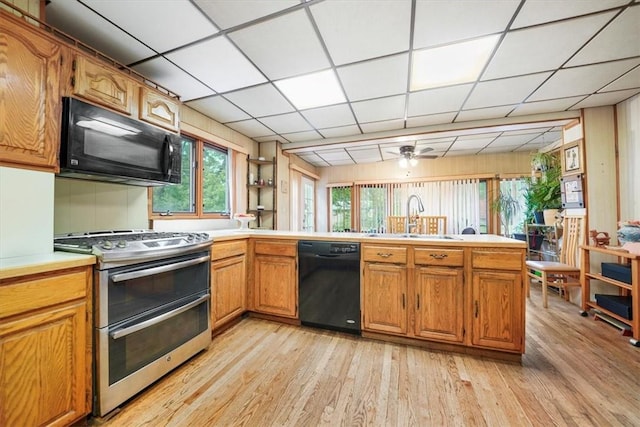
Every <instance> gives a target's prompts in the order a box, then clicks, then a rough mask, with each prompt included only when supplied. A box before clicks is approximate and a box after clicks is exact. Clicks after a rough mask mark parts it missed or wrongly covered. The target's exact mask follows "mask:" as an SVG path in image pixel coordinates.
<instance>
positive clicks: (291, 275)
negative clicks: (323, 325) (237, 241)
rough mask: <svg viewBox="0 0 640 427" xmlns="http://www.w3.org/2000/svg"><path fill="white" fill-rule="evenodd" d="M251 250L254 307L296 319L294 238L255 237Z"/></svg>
mask: <svg viewBox="0 0 640 427" xmlns="http://www.w3.org/2000/svg"><path fill="white" fill-rule="evenodd" d="M253 253H254V256H253V310H255V311H256V312H259V313H265V314H272V315H276V316H283V317H290V318H297V317H298V283H297V277H298V274H297V267H296V256H297V241H274V240H255V241H254V251H253Z"/></svg>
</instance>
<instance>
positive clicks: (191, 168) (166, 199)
mask: <svg viewBox="0 0 640 427" xmlns="http://www.w3.org/2000/svg"><path fill="white" fill-rule="evenodd" d="M182 138H183V139H182V164H181V166H182V171H181V172H182V182H181V183H180V184H179V185H165V186H162V187H155V188H153V190H152V192H151V194H152V195H151V198H152V217H156V218H158V217H162V218H166V217H167V216H171V217H174V218H193V217H194V216H195V217H197V218H200V217H205V216H206V217H207V218H217V217H221V218H226V217H228V215H229V211H230V206H231V203H230V196H229V195H230V188H229V187H230V184H229V176H230V161H229V152H228V151H227V150H226V149H225V148H220V147H218V146H215V145H213V144H211V143H208V142H206V141H203V140H200V139H197V138H190V137H185V136H183V137H182ZM198 165H202V167H200V168H199V167H198ZM200 196H201V200H202V203H201V205H199V203H198V202H197V201H198V199H199V197H200Z"/></svg>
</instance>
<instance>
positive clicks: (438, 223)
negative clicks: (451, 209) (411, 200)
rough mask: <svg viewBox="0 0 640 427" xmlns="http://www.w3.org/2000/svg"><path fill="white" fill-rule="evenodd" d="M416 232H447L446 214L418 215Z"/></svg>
mask: <svg viewBox="0 0 640 427" xmlns="http://www.w3.org/2000/svg"><path fill="white" fill-rule="evenodd" d="M417 223H418V225H417V227H416V233H418V234H446V232H447V217H446V216H421V217H418V222H417Z"/></svg>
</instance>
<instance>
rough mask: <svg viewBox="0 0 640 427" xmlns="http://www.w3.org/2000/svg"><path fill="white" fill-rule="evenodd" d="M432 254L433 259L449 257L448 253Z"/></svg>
mask: <svg viewBox="0 0 640 427" xmlns="http://www.w3.org/2000/svg"><path fill="white" fill-rule="evenodd" d="M430 256H431V258H433V259H445V258H446V257H448V255H447V254H431V255H430Z"/></svg>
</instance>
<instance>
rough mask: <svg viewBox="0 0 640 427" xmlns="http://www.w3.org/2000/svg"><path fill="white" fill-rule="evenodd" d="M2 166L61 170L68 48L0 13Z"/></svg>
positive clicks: (37, 30) (0, 157)
mask: <svg viewBox="0 0 640 427" xmlns="http://www.w3.org/2000/svg"><path fill="white" fill-rule="evenodd" d="M0 40H1V42H0V58H1V59H0V63H2V72H1V74H2V76H3V88H2V107H1V111H0V120H1V121H2V127H3V128H2V130H1V131H0V165H4V166H12V167H20V168H26V169H35V170H42V171H51V172H58V171H59V168H58V161H57V160H58V159H57V156H58V147H59V144H60V111H61V110H60V108H61V104H60V73H61V67H62V63H63V61H64V60H66V52H67V51H66V50H65V49H64V48H63V47H62V46H61V45H60V43H58V42H56V41H55V40H53V39H51V38H49V36H48V35H46V34H45V33H44V32H42V31H41V30H40V29H38V28H36V27H34V26H32V25H30V24H27V23H25V22H24V21H20V20H18V19H17V18H16V17H15V16H14V15H11V14H9V13H6V12H4V11H0Z"/></svg>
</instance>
